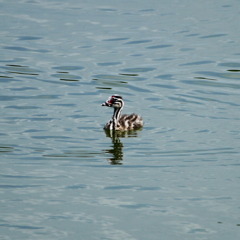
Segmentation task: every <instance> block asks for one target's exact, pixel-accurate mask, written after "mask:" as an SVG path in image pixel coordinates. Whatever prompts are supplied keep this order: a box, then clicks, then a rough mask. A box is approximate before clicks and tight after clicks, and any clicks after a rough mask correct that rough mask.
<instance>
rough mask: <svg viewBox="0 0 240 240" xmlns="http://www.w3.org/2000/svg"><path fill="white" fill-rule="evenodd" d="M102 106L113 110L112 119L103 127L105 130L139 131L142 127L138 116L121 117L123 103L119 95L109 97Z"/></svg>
mask: <svg viewBox="0 0 240 240" xmlns="http://www.w3.org/2000/svg"><path fill="white" fill-rule="evenodd" d="M102 106H107V107H113V108H114V111H113V116H112V119H111V120H110V121H109V122H108V123H107V124H106V125H105V126H104V129H105V130H120V131H128V130H134V129H139V128H141V127H142V126H143V120H142V117H140V116H139V115H137V114H135V113H133V114H130V115H127V114H123V115H121V111H122V109H123V106H124V102H123V99H122V97H121V96H119V95H113V96H111V97H109V98H108V100H107V101H106V102H105V103H103V104H102Z"/></svg>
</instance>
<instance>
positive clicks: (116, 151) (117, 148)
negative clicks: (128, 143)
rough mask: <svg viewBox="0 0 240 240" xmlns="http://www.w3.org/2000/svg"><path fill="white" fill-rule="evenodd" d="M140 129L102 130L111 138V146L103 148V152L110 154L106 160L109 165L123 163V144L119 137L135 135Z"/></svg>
mask: <svg viewBox="0 0 240 240" xmlns="http://www.w3.org/2000/svg"><path fill="white" fill-rule="evenodd" d="M140 130H141V129H138V130H131V131H124V132H122V131H110V130H104V131H105V134H106V137H108V138H111V140H112V146H111V148H110V149H106V150H104V152H105V153H108V154H111V155H112V157H110V158H108V159H107V160H108V162H109V163H110V164H111V165H122V164H123V162H122V161H123V158H124V154H123V148H124V145H123V144H122V142H121V140H120V138H129V137H137V136H138V132H139V131H140Z"/></svg>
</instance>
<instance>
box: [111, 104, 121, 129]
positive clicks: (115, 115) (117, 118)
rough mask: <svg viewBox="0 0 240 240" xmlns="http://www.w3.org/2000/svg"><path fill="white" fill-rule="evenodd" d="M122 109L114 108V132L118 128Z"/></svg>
mask: <svg viewBox="0 0 240 240" xmlns="http://www.w3.org/2000/svg"><path fill="white" fill-rule="evenodd" d="M122 108H123V106H122V107H120V108H114V111H113V116H112V123H113V129H114V130H115V129H116V127H117V123H118V120H119V118H120V116H121V111H122Z"/></svg>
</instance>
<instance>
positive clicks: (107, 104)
mask: <svg viewBox="0 0 240 240" xmlns="http://www.w3.org/2000/svg"><path fill="white" fill-rule="evenodd" d="M101 106H106V107H110V105H109V103H108V102H104V103H102V105H101Z"/></svg>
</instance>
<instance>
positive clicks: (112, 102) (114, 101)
mask: <svg viewBox="0 0 240 240" xmlns="http://www.w3.org/2000/svg"><path fill="white" fill-rule="evenodd" d="M102 106H107V107H113V108H122V107H123V106H124V102H123V99H122V97H121V96H119V95H117V94H115V95H112V96H111V97H109V98H108V100H107V101H106V102H105V103H103V104H102Z"/></svg>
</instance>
